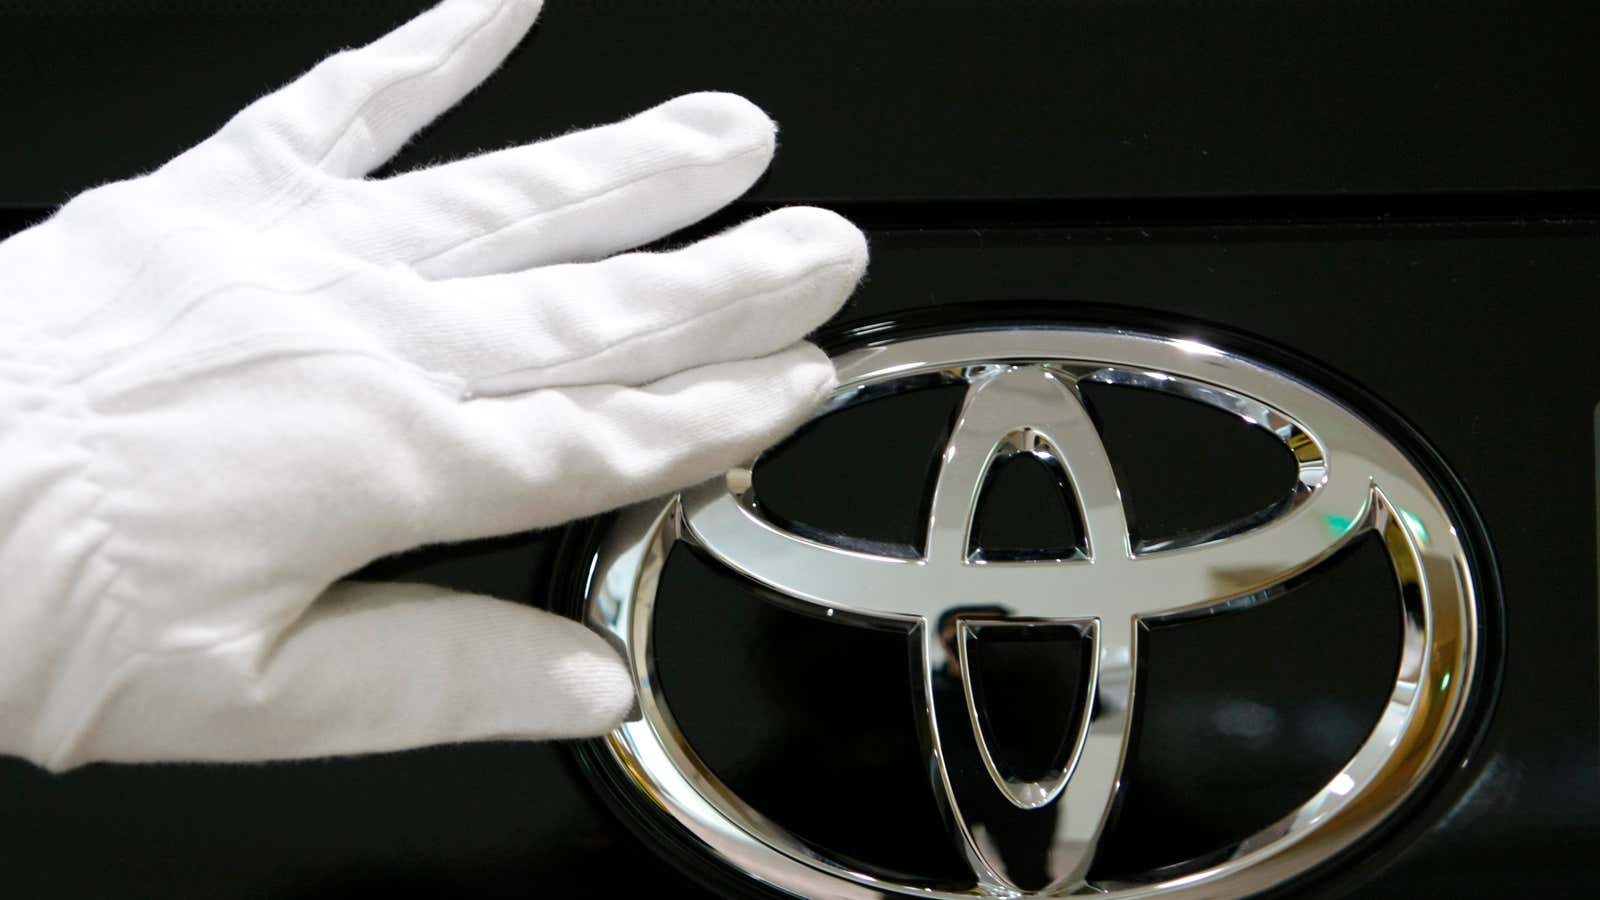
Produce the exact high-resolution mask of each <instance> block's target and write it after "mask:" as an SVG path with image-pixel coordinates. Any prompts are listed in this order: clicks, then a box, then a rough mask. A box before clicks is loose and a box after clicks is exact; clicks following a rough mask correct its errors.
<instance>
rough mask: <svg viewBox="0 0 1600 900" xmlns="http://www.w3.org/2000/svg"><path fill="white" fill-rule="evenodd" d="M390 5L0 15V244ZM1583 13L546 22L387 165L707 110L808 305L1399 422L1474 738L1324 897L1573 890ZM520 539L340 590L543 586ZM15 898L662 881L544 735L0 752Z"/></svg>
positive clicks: (1590, 406) (374, 21) (1166, 9)
mask: <svg viewBox="0 0 1600 900" xmlns="http://www.w3.org/2000/svg"><path fill="white" fill-rule="evenodd" d="M424 5H425V4H423V3H416V2H393V3H381V2H344V3H340V4H337V5H336V6H334V5H329V4H321V3H314V2H311V0H302V2H291V0H278V2H273V0H258V2H244V0H236V2H226V0H214V2H200V0H190V2H174V3H167V4H160V5H159V8H158V4H155V3H136V2H123V3H113V2H101V3H88V2H78V3H72V2H61V3H48V4H47V3H43V2H37V3H15V2H13V3H0V112H3V114H4V116H5V118H4V120H3V121H4V122H5V126H4V135H5V140H3V141H0V205H4V206H6V207H8V209H6V210H0V221H3V222H4V224H5V228H6V229H7V230H10V229H14V228H18V227H21V226H22V225H24V224H26V223H28V222H30V221H33V220H35V219H36V218H38V217H39V216H41V215H43V214H45V213H46V212H47V211H48V208H49V206H50V205H51V204H54V203H56V202H59V201H60V200H62V199H64V198H66V197H67V196H70V195H71V194H72V193H74V192H76V191H78V190H81V189H83V188H85V187H88V186H91V185H93V184H95V183H99V182H103V181H106V180H111V179H114V178H117V177H123V176H127V175H130V174H134V173H137V172H139V171H142V170H145V169H149V168H151V167H153V166H155V165H157V164H159V163H160V162H161V161H163V160H165V159H166V158H168V157H170V156H171V155H173V154H174V153H176V152H178V151H179V150H181V149H183V148H184V147H185V146H187V145H189V144H191V143H193V142H194V141H197V140H199V139H201V138H203V137H204V136H205V135H206V134H207V133H209V132H210V131H211V130H213V129H214V128H215V127H217V126H218V125H219V124H220V123H221V122H222V121H223V120H224V119H226V117H227V116H228V115H229V114H230V113H231V112H232V111H234V110H235V109H237V108H238V107H239V106H242V105H243V104H244V103H246V102H248V101H249V100H250V99H252V98H253V97H255V96H257V95H259V94H261V93H263V92H265V91H267V90H269V89H271V88H272V87H274V86H276V85H277V84H279V83H281V82H283V81H285V80H287V79H289V78H291V77H292V76H293V75H294V74H296V73H297V72H299V71H301V70H303V69H305V68H306V67H308V66H309V65H311V64H312V63H313V62H314V61H315V60H316V59H318V58H319V57H320V56H321V55H323V54H324V53H326V52H327V51H329V50H330V49H333V48H335V47H338V46H342V45H348V44H354V43H358V42H361V41H364V40H367V39H370V38H371V37H375V36H376V35H378V34H380V33H381V32H382V31H384V30H385V29H386V28H388V27H390V26H391V25H393V24H395V23H397V22H398V21H400V20H402V19H404V18H405V17H407V16H409V15H410V14H412V13H413V12H415V11H416V10H418V9H420V8H422V7H423V6H424ZM1597 36H1600V30H1597V29H1596V28H1595V22H1594V20H1593V18H1592V14H1590V13H1588V12H1587V9H1586V6H1585V5H1584V4H1579V3H1553V2H1543V3H1527V2H1524V3H1512V2H1502V3H1490V2H1457V3H1448V4H1447V3H1431V2H1388V3H1377V2H1339V3H1334V2H1299V3H1287V2H1282V3H1266V2H1248V3H1247V2H1221V0H1209V2H1199V0H1196V2H1153V0H1117V2H1111V0H1104V2H1071V3H1065V2H1064V3H1044V2H1034V3H1029V2H1005V3H979V2H977V0H969V2H914V0H895V2H890V0H860V2H843V0H810V2H799V0H797V2H791V3H783V4H779V3H771V2H763V3H738V2H734V0H720V2H717V0H684V2H675V3H671V4H665V3H661V4H630V3H621V2H588V3H579V2H573V0H552V2H551V8H550V9H549V10H548V11H547V14H546V17H545V19H544V21H543V22H542V23H541V24H540V25H539V26H538V29H537V31H536V32H535V34H534V36H533V37H532V38H531V39H530V40H529V41H528V42H527V43H526V44H525V45H524V46H523V48H522V49H521V50H519V51H518V53H517V54H516V55H515V56H514V57H513V59H512V60H511V62H510V63H509V64H508V66H507V67H506V69H505V70H504V71H502V72H501V74H500V75H499V76H497V77H496V78H495V79H494V80H493V81H491V82H490V83H489V84H488V86H486V88H485V89H484V90H483V91H481V92H479V93H478V94H476V95H474V96H473V97H471V98H469V99H468V100H467V101H466V102H465V103H464V104H463V105H462V106H461V107H460V108H459V109H458V110H457V111H456V112H454V113H452V114H451V115H449V116H448V117H446V119H445V120H444V121H443V122H441V123H440V125H439V126H438V127H437V128H436V129H434V130H433V131H431V132H429V133H428V134H427V135H425V136H424V137H423V138H422V139H421V140H419V141H417V142H416V143H415V144H413V145H412V146H411V147H410V148H408V149H407V150H406V151H405V153H404V154H403V155H402V157H401V159H400V160H399V161H398V162H397V164H396V166H397V167H398V168H406V167H410V166H414V165H420V164H424V163H426V162H429V161H432V160H437V159H442V158H448V157H452V156H457V155H461V154H464V153H470V152H474V151H477V150H480V149H485V148H490V147H497V146H502V145H505V144H509V143H514V142H520V141H525V140H530V139H534V138H538V137H542V136H547V135H550V134H554V133H559V132H561V131H565V130H567V129H569V128H571V127H573V126H576V125H583V124H594V123H599V122H603V121H606V120H609V119H613V118H616V117H618V116H620V115H624V114H626V113H629V112H632V111H634V110H636V109H639V108H642V107H644V106H648V105H650V104H652V103H654V102H657V101H658V100H661V99H664V98H666V97H668V96H670V95H672V94H675V93H678V92H682V91H686V90H696V89H704V88H719V89H727V90H735V91H739V92H742V93H745V94H746V95H747V96H749V97H751V98H752V99H753V100H755V101H756V102H758V103H760V104H761V105H763V106H764V107H765V108H766V109H767V110H768V111H769V112H770V113H772V114H773V115H774V117H775V118H777V119H778V120H779V122H780V124H781V125H782V126H783V129H784V130H783V132H782V139H781V146H780V153H779V160H778V162H777V164H776V165H775V166H774V169H773V171H772V173H771V175H770V176H769V177H768V178H767V179H766V180H765V181H764V182H763V183H762V184H761V185H760V186H758V188H757V189H756V191H755V193H754V194H753V195H752V197H751V198H749V199H747V200H745V201H742V202H741V204H739V206H738V207H737V208H736V209H734V210H732V211H730V212H729V213H727V214H725V215H724V216H723V217H722V219H721V221H731V220H734V219H737V218H742V217H744V216H747V215H750V214H753V213H755V212H757V211H759V210H760V209H763V208H766V207H767V206H770V205H774V204H777V203H782V202H791V201H807V202H822V203H825V204H827V205H831V206H833V207H835V208H838V209H840V210H841V211H844V212H845V213H847V214H849V215H852V216H853V217H855V218H856V219H857V220H858V221H859V222H861V223H862V224H863V225H864V226H866V227H868V228H869V230H870V231H871V237H872V242H873V254H874V261H873V265H872V269H871V273H870V275H869V279H868V281H867V283H866V285H865V286H864V288H863V290H862V291H861V293H860V294H859V295H858V298H857V299H856V300H855V301H854V302H853V303H852V305H851V306H850V307H848V308H847V309H846V311H845V312H844V313H843V314H842V317H841V318H842V320H844V321H847V322H848V321H868V320H873V319H877V318H882V317H883V316H885V315H892V314H894V313H897V312H899V311H902V310H907V309H912V308H917V307H926V306H930V305H931V306H940V305H945V304H953V303H966V302H973V301H983V300H988V299H993V298H999V297H1007V298H1010V297H1029V298H1036V299H1045V300H1063V301H1070V300H1089V301H1094V302H1098V303H1107V304H1116V305H1124V306H1131V307H1137V308H1141V309H1146V310H1151V311H1154V312H1156V313H1160V312H1163V311H1167V312H1174V313H1182V314H1185V315H1191V316H1196V317H1200V318H1203V319H1207V320H1210V321H1215V322H1218V323H1221V324H1225V325H1228V326H1231V327H1234V328H1238V329H1243V330H1246V331H1250V332H1254V333H1257V334H1260V335H1262V336H1264V337H1266V338H1268V339H1269V340H1271V341H1273V342H1276V343H1278V344H1281V345H1283V346H1285V347H1287V348H1289V349H1291V350H1293V351H1296V352H1299V353H1303V354H1306V355H1308V356H1310V357H1312V358H1314V359H1318V360H1321V361H1322V362H1324V363H1326V364H1328V365H1330V366H1332V367H1334V368H1336V369H1339V370H1341V371H1343V372H1345V373H1347V374H1349V375H1350V376H1351V377H1353V378H1354V379H1355V380H1356V381H1358V382H1360V383H1362V384H1364V385H1365V386H1366V387H1368V388H1369V389H1371V390H1372V391H1373V392H1374V393H1376V394H1378V395H1379V396H1381V397H1382V398H1383V399H1384V400H1386V401H1387V402H1388V403H1390V404H1391V405H1392V406H1393V407H1394V408H1395V409H1396V410H1397V411H1398V412H1399V413H1400V414H1401V415H1403V416H1404V417H1405V418H1407V419H1408V420H1410V421H1411V422H1412V423H1414V424H1415V425H1416V426H1417V427H1418V429H1419V430H1420V431H1421V432H1422V433H1423V435H1424V436H1426V437H1427V438H1428V439H1429V440H1430V441H1431V442H1432V444H1433V445H1434V446H1435V447H1436V448H1437V449H1438V450H1439V451H1440V453H1441V455H1442V456H1443V457H1444V459H1445V460H1446V462H1448V463H1449V464H1450V465H1451V467H1453V468H1454V469H1455V471H1456V472H1457V473H1458V474H1459V475H1460V477H1461V478H1462V480H1463V481H1464V483H1465V484H1466V487H1467V489H1468V491H1469V492H1470V494H1471V496H1472V497H1473V499H1474V501H1475V502H1476V504H1477V505H1478V508H1479V510H1480V512H1481V513H1482V514H1483V517H1484V519H1485V522H1486V524H1487V527H1488V530H1489V533H1490V535H1491V536H1492V537H1493V538H1494V540H1495V542H1496V551H1497V557H1498V562H1499V569H1500V573H1501V575H1502V578H1503V581H1504V593H1505V606H1506V617H1507V632H1506V635H1507V652H1506V657H1505V666H1504V684H1503V689H1502V691H1501V695H1500V698H1499V705H1498V709H1497V711H1496V714H1495V716H1494V718H1493V720H1492V722H1491V723H1490V724H1489V726H1488V728H1487V732H1486V734H1485V737H1484V740H1483V743H1482V746H1481V748H1479V749H1478V750H1477V751H1476V752H1475V753H1473V754H1472V755H1471V756H1470V757H1469V758H1468V759H1467V760H1465V761H1464V763H1463V765H1462V767H1461V768H1460V770H1459V771H1458V772H1457V773H1455V774H1454V775H1453V776H1452V777H1451V779H1450V780H1449V782H1448V783H1447V784H1446V785H1445V786H1444V787H1443V788H1442V789H1441V790H1440V791H1439V792H1438V795H1437V797H1436V798H1435V800H1434V802H1433V804H1432V805H1430V806H1429V807H1428V808H1427V809H1426V810H1425V811H1424V812H1423V813H1422V814H1419V816H1418V817H1416V818H1415V819H1414V821H1413V822H1411V823H1410V824H1409V826H1408V827H1407V828H1405V829H1403V830H1402V831H1399V832H1397V833H1395V834H1394V835H1393V836H1392V837H1391V838H1390V839H1389V840H1388V841H1387V843H1386V846H1384V847H1383V848H1380V849H1379V851H1377V852H1375V853H1374V854H1373V855H1372V856H1371V857H1369V858H1368V859H1366V860H1363V861H1357V863H1356V864H1353V865H1348V866H1346V867H1345V870H1344V872H1343V873H1342V877H1341V878H1338V879H1335V880H1333V881H1324V882H1318V883H1317V884H1314V885H1312V886H1311V887H1312V888H1313V889H1315V890H1318V891H1320V892H1323V893H1335V894H1350V893H1353V894H1355V895H1359V896H1374V897H1377V896H1389V895H1393V894H1411V893H1415V894H1420V895H1437V896H1474V895H1487V894H1503V895H1511V896H1541V897H1545V896H1561V895H1566V896H1583V895H1586V894H1587V893H1589V888H1588V882H1589V878H1590V876H1589V872H1590V870H1591V869H1592V860H1593V858H1594V857H1595V855H1596V854H1597V853H1600V796H1597V795H1600V784H1597V778H1596V765H1597V759H1596V755H1597V754H1596V745H1597V737H1600V735H1597V732H1600V722H1597V718H1600V717H1597V707H1600V702H1597V701H1600V697H1597V688H1596V671H1597V664H1600V661H1597V658H1596V656H1597V652H1596V624H1597V623H1596V566H1595V553H1596V551H1595V547H1596V539H1595V506H1594V504H1595V496H1596V492H1595V460H1596V448H1595V446H1594V434H1595V431H1594V415H1595V407H1596V403H1597V402H1600V363H1597V362H1596V357H1595V352H1594V351H1595V347H1594V345H1595V338H1596V336H1597V334H1600V332H1597V329H1596V326H1597V324H1600V322H1597V318H1600V316H1597V314H1596V312H1595V298H1596V295H1597V293H1600V123H1597V117H1596V116H1595V115H1594V112H1593V110H1592V108H1591V107H1592V101H1593V98H1594V95H1595V86H1596V85H1600V61H1597V57H1596V54H1595V53H1594V47H1595V46H1597V45H1596V42H1595V38H1596V37H1597ZM551 537H552V536H551V535H527V536H519V537H515V538H509V539H504V540H501V541H498V542H491V543H486V544H481V545H475V546H473V547H469V548H460V549H455V550H450V551H437V550H436V551H430V552H428V553H424V554H419V555H416V556H413V557H411V558H408V559H402V560H398V561H390V562H388V563H385V564H383V565H382V566H381V567H380V568H379V569H378V570H377V571H378V573H379V574H383V575H394V576H397V577H412V578H430V579H433V580H439V581H443V582H446V583H450V584H453V585H456V586H460V587H466V588H471V589H475V590H481V591H486V592H489V593H495V594H499V595H501V596H507V597H512V598H518V599H525V600H528V601H530V602H544V599H545V590H544V587H543V585H544V582H545V580H546V579H547V578H548V576H549V574H550V573H549V572H548V571H547V570H546V567H547V563H548V560H549V552H548V551H549V547H550V541H551ZM0 802H3V803H4V807H5V810H6V815H5V818H4V820H3V822H4V824H0V872H3V877H4V878H5V885H6V887H5V890H6V892H7V893H8V894H14V895H15V896H38V895H51V896H145V895H148V896H172V895H175V894H176V895H184V896H267V897H320V896H345V895H348V894H350V893H355V892H356V891H358V890H367V889H373V888H381V889H385V890H387V891H389V892H391V893H398V894H403V895H450V896H461V895H493V896H522V895H533V894H548V893H554V892H558V891H559V892H567V893H572V894H579V895H595V896H605V895H610V894H612V893H614V892H615V891H617V890H619V889H620V890H629V891H635V892H637V891H643V890H657V889H661V888H662V887H663V886H667V885H677V884H683V883H684V882H682V880H681V878H682V876H679V875H677V874H676V870H674V869H672V868H670V867H669V866H667V865H666V864H665V863H663V862H660V861H659V860H657V859H656V858H655V857H653V856H652V855H651V854H649V853H647V852H645V851H644V850H643V849H642V848H641V847H640V845H639V844H637V843H636V842H635V840H634V839H633V838H632V837H631V836H630V834H629V832H628V831H627V829H625V828H624V827H622V826H621V825H619V824H618V823H617V820H616V818H615V817H614V815H613V814H612V813H611V812H610V811H609V810H608V809H607V808H605V807H604V806H603V804H602V803H601V802H600V801H599V800H598V799H597V798H596V796H595V794H594V793H593V792H592V791H591V790H590V789H589V787H588V785H587V783H586V781H585V779H584V778H583V776H582V773H581V772H579V771H578V769H577V767H576V765H575V763H574V762H573V760H572V757H571V756H570V754H569V753H568V752H567V751H566V749H565V748H562V747H559V746H554V745H487V746H478V747H452V748H437V749H431V750H423V751H416V752H413V753H406V754H392V755H385V756H378V757H369V758H361V759H346V760H335V761H321V762H312V763H302V764H275V765H266V766H251V767H203V766H161V767H112V766H96V767H90V768H87V769H83V770H80V771H77V772H74V773H72V774H70V775H68V776H65V777H52V776H48V775H45V774H43V773H40V772H38V771H37V770H34V769H32V768H31V767H28V766H27V765H25V764H22V763H19V762H16V761H5V762H3V763H0Z"/></svg>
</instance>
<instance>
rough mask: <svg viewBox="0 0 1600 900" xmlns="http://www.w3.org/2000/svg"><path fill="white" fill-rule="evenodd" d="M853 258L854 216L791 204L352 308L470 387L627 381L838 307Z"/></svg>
mask: <svg viewBox="0 0 1600 900" xmlns="http://www.w3.org/2000/svg"><path fill="white" fill-rule="evenodd" d="M866 257H867V248H866V240H865V238H864V237H863V236H862V234H861V232H860V231H859V230H858V229H857V228H856V227H855V226H854V225H851V224H850V223H849V222H847V221H845V220H844V219H843V218H841V217H839V216H838V215H836V214H834V213H831V212H828V211H826V210H821V209H812V208H806V207H791V208H788V209H782V210H778V211H776V212H772V213H769V214H767V215H765V216H762V217H760V218H757V219H754V220H752V221H750V222H746V223H744V224H743V225H740V226H738V227H736V228H733V229H731V230H729V231H726V232H724V233H722V234H720V235H716V236H714V237H710V238H707V239H705V240H703V241H700V242H698V243H696V244H692V245H690V246H688V247H685V248H682V249H680V250H676V251H673V252H670V253H633V254H627V255H623V256H616V257H612V258H610V259H607V260H604V261H601V262H598V263H590V264H584V265H567V266H552V267H546V268H541V269H533V270H530V271H528V272H522V273H513V274H508V275H495V276H488V277H484V278H470V279H456V280H451V281H444V282H433V283H428V284H422V285H420V286H419V294H420V297H419V298H417V299H411V300H407V301H403V302H399V303H396V302H392V300H391V299H390V298H382V297H378V298H373V299H372V300H370V301H369V303H370V306H369V309H367V310H363V311H362V312H361V313H360V315H361V317H362V318H363V319H364V320H365V321H366V322H367V323H368V324H369V326H370V327H373V328H375V329H376V330H377V331H378V332H379V333H380V334H383V335H384V336H385V337H386V338H387V340H388V341H389V342H390V345H391V346H392V347H394V349H395V350H396V352H398V353H399V354H401V355H402V356H405V357H406V358H408V359H410V360H411V361H412V362H415V363H416V364H418V365H420V366H422V367H424V368H427V369H431V370H433V371H436V372H442V373H448V374H450V375H453V376H456V377H459V378H462V379H464V380H465V382H466V384H467V385H468V392H469V393H471V394H473V395H478V396H498V395H504V394H510V393H517V392H521V391H527V390H533V389H537V388H543V387H556V386H563V385H574V384H595V383H610V384H630V385H637V384H644V383H646V382H650V381H654V380H656V379H658V378H661V377H663V376H665V375H668V374H670V373H672V372H677V371H680V370H683V369H686V368H689V367H691V366H697V365H703V364H707V363H714V362H723V361H727V360H734V359H746V358H749V357H752V356H760V355H764V354H768V353H773V352H776V351H777V350H780V349H782V348H784V347H787V346H789V345H790V344H793V343H794V342H795V341H798V340H800V339H801V338H802V337H804V336H805V335H806V334H807V333H809V332H810V331H812V330H813V329H815V328H816V327H817V326H819V325H821V324H822V323H823V322H824V321H826V320H827V319H828V317H829V316H831V315H833V314H834V312H836V311H837V310H838V309H839V307H840V305H841V304H843V303H844V301H845V298H846V297H848V296H849V294H850V292H851V290H852V289H853V288H854V287H855V285H856V283H857V282H858V281H859V280H860V278H861V273H862V270H863V268H864V267H865V266H866ZM418 299H420V301H421V302H418Z"/></svg>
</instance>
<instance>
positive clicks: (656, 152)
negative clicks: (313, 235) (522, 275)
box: [326, 93, 775, 278]
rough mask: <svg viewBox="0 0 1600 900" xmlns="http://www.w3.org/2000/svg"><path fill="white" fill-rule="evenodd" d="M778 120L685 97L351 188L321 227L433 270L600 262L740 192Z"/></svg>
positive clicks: (738, 101) (764, 159) (372, 253)
mask: <svg viewBox="0 0 1600 900" xmlns="http://www.w3.org/2000/svg"><path fill="white" fill-rule="evenodd" d="M774 131H775V126H774V125H773V123H772V120H771V119H769V118H767V116H766V114H765V113H763V112H762V111H761V110H760V109H759V108H757V107H756V106H755V105H754V104H752V103H750V102H749V101H748V100H745V99H744V98H742V97H738V96H735V95H733V94H718V93H702V94H690V95H688V96H684V97H678V98H677V99H674V100H670V101H668V102H666V103H664V104H662V105H660V106H657V107H655V108H653V109H650V110H647V111H645V112H643V113H640V114H639V115H636V116H633V117H632V118H629V119H625V120H623V121H621V122H617V123H614V124H611V125H606V126H604V127H601V128H593V129H589V130H587V131H578V132H573V133H571V134H567V135H564V136H562V137H558V138H553V139H551V140H548V141H543V142H540V143H536V144H528V145H525V146H521V147H513V148H509V149H506V150H500V151H497V152H493V153H486V154H483V155H481V156H475V157H470V158H468V159H463V160H459V161H456V162H452V163H447V164H444V165H440V166H435V167H433V168H429V169H421V170H418V171H415V172H408V173H405V174H402V175H397V176H394V177H392V178H388V179H384V180H382V181H369V182H357V183H353V184H351V185H350V190H349V191H346V192H343V193H341V194H339V195H338V197H337V199H335V200H334V201H333V203H332V204H331V205H332V206H333V207H334V208H333V209H332V210H330V212H329V215H328V216H327V217H326V221H328V222H329V223H330V224H328V225H327V226H326V227H327V228H328V229H329V231H330V232H331V233H332V234H335V235H338V236H339V238H338V239H339V240H341V241H342V243H343V244H344V245H345V246H348V247H350V249H352V251H353V252H355V253H356V254H357V255H359V256H361V257H363V258H366V259H371V260H374V261H379V262H402V263H406V264H409V265H410V266H412V267H413V268H414V269H416V270H417V271H418V272H419V273H421V274H422V275H424V276H426V277H429V278H457V277H464V276H472V275H486V274H492V273H497V272H509V271H514V270H518V269H525V268H529V267H532V266H540V265H547V264H550V263H558V262H568V261H572V260H583V259H596V258H599V257H602V256H607V255H610V254H612V253H616V252H618V251H621V250H627V249H631V248H633V247H636V246H638V245H640V244H644V243H648V242H649V241H653V240H655V239H657V238H660V237H663V236H665V235H667V234H670V233H672V232H674V231H676V230H678V229H679V228H682V227H684V226H686V225H689V224H692V223H693V222H696V221H698V220H700V219H702V218H704V217H705V216H707V215H709V214H711V213H712V212H715V211H716V210H718V209H720V208H721V207H723V206H725V205H726V204H727V203H728V202H730V201H732V200H733V199H735V198H736V197H738V196H739V195H740V194H743V193H744V192H745V191H746V190H749V188H750V185H752V184H754V183H755V180H756V179H757V178H758V177H760V175H761V173H762V172H763V171H765V170H766V168H767V165H768V163H770V162H771V161H772V151H773V145H774V141H775V135H774Z"/></svg>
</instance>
